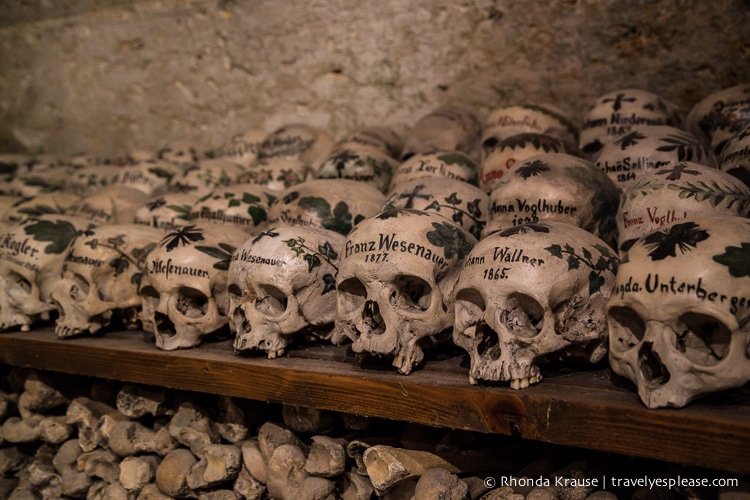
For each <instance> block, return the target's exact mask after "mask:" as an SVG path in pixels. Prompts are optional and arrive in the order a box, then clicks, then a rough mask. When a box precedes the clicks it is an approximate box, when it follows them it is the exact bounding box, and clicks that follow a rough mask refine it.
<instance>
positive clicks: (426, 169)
mask: <svg viewBox="0 0 750 500" xmlns="http://www.w3.org/2000/svg"><path fill="white" fill-rule="evenodd" d="M478 174H479V163H477V162H476V161H474V159H473V158H472V157H471V156H469V155H468V154H466V153H463V152H461V151H455V150H447V149H433V150H430V151H427V152H424V153H418V154H415V155H412V156H410V157H409V159H408V160H405V161H404V162H403V163H402V164H401V165H399V166H398V168H397V169H396V171H395V172H394V173H393V177H392V178H391V184H390V186H389V188H388V193H386V194H390V193H391V192H392V191H394V190H395V189H397V188H398V186H400V185H401V184H404V183H406V182H409V181H412V180H414V179H421V178H424V177H447V178H449V179H457V180H460V181H464V182H468V183H469V184H473V185H475V186H476V185H477V175H478Z"/></svg>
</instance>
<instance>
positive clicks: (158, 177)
mask: <svg viewBox="0 0 750 500" xmlns="http://www.w3.org/2000/svg"><path fill="white" fill-rule="evenodd" d="M182 171H183V169H182V167H180V166H177V165H176V164H174V163H172V162H168V161H165V160H157V159H150V160H138V161H134V163H133V164H132V165H127V166H124V167H121V168H120V170H119V172H118V173H117V174H115V176H114V179H113V180H112V183H113V184H114V185H115V186H126V187H131V188H134V189H138V190H140V191H143V192H144V193H145V194H146V195H148V196H149V197H153V196H158V195H160V194H164V193H166V192H167V191H168V190H169V182H170V181H171V180H172V178H173V177H175V176H177V175H179V174H181V173H182Z"/></svg>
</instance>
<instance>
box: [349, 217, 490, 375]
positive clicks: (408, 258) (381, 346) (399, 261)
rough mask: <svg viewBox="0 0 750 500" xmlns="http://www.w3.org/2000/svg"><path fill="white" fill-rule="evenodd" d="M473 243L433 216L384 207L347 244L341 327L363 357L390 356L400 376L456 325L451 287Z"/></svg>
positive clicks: (462, 232) (465, 234)
mask: <svg viewBox="0 0 750 500" xmlns="http://www.w3.org/2000/svg"><path fill="white" fill-rule="evenodd" d="M475 244H476V239H475V238H474V237H473V236H472V235H471V234H469V233H468V232H467V231H466V230H464V229H463V228H461V227H460V226H458V225H456V224H454V223H453V222H452V221H451V220H450V219H447V218H445V217H443V216H441V215H439V214H437V213H435V212H424V211H418V210H407V209H392V210H385V211H383V212H381V213H379V214H378V215H375V216H374V217H370V218H369V219H366V220H364V221H362V222H360V223H359V224H358V225H357V226H356V227H355V228H354V229H353V230H352V232H351V233H349V236H348V238H347V240H346V242H345V244H344V248H343V255H342V256H341V259H340V261H339V274H338V279H337V290H338V296H337V306H336V329H337V333H338V334H339V335H343V336H346V337H349V338H350V339H351V340H352V341H353V342H354V344H353V349H354V351H355V352H356V353H359V354H361V355H362V356H363V357H367V356H376V357H379V356H389V357H393V366H395V367H396V368H397V369H398V371H399V372H400V373H402V374H405V375H406V374H409V373H411V371H412V369H413V367H414V366H416V365H418V364H420V363H421V362H422V360H423V359H424V350H423V347H424V346H425V345H426V344H428V343H430V342H432V341H437V340H439V339H440V337H441V334H444V333H446V330H447V329H448V328H449V327H450V326H451V324H452V322H453V287H454V285H455V283H456V280H457V279H458V272H459V270H460V267H461V264H462V262H463V259H464V258H465V257H466V255H467V254H468V253H469V251H470V250H471V248H472V247H473V246H474V245H475Z"/></svg>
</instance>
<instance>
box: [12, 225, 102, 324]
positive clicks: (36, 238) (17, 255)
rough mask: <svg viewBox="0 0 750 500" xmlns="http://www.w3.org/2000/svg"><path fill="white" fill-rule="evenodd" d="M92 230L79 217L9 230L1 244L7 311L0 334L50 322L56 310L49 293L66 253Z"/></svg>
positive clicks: (57, 276)
mask: <svg viewBox="0 0 750 500" xmlns="http://www.w3.org/2000/svg"><path fill="white" fill-rule="evenodd" d="M93 227H95V224H93V223H92V222H91V221H89V220H86V219H81V218H79V217H71V216H66V215H57V214H47V215H41V216H39V217H35V218H30V219H26V220H24V221H23V222H19V223H17V224H15V225H13V226H11V227H10V228H9V229H8V231H7V232H6V233H5V234H4V235H3V236H2V241H0V279H2V281H3V282H4V288H3V291H2V293H3V294H4V295H5V302H6V303H7V304H6V307H3V308H2V310H0V330H8V329H10V328H13V327H16V326H20V327H21V330H22V331H28V330H29V328H30V327H31V326H33V325H34V324H36V323H38V322H39V321H45V320H48V319H50V318H51V316H50V312H52V311H54V310H55V308H54V306H53V305H52V303H51V302H50V301H49V297H48V292H49V291H51V287H52V286H53V285H54V284H55V283H56V282H57V280H58V279H59V276H60V272H61V268H62V265H63V260H64V258H65V251H66V249H67V248H68V245H69V244H70V243H71V242H72V241H73V240H74V239H75V238H76V237H77V236H78V235H79V234H86V232H87V231H89V230H91V229H92V228H93Z"/></svg>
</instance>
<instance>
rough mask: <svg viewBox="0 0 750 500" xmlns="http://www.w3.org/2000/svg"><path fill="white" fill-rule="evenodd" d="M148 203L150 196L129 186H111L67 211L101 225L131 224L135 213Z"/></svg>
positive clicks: (91, 195) (68, 213) (74, 204)
mask: <svg viewBox="0 0 750 500" xmlns="http://www.w3.org/2000/svg"><path fill="white" fill-rule="evenodd" d="M147 201H148V195H147V194H146V193H144V192H143V191H141V190H139V189H135V188H132V187H127V186H109V187H106V188H102V189H99V190H98V191H96V192H94V193H92V194H90V195H88V196H84V197H82V198H80V199H79V200H78V201H76V202H75V203H73V204H72V205H71V206H69V207H68V208H67V209H66V210H65V214H66V215H75V216H77V217H81V218H83V219H89V220H92V221H94V222H96V223H99V224H130V223H132V222H133V220H134V218H135V212H136V211H137V210H138V209H139V208H140V207H141V206H142V205H143V204H144V203H146V202H147Z"/></svg>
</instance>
